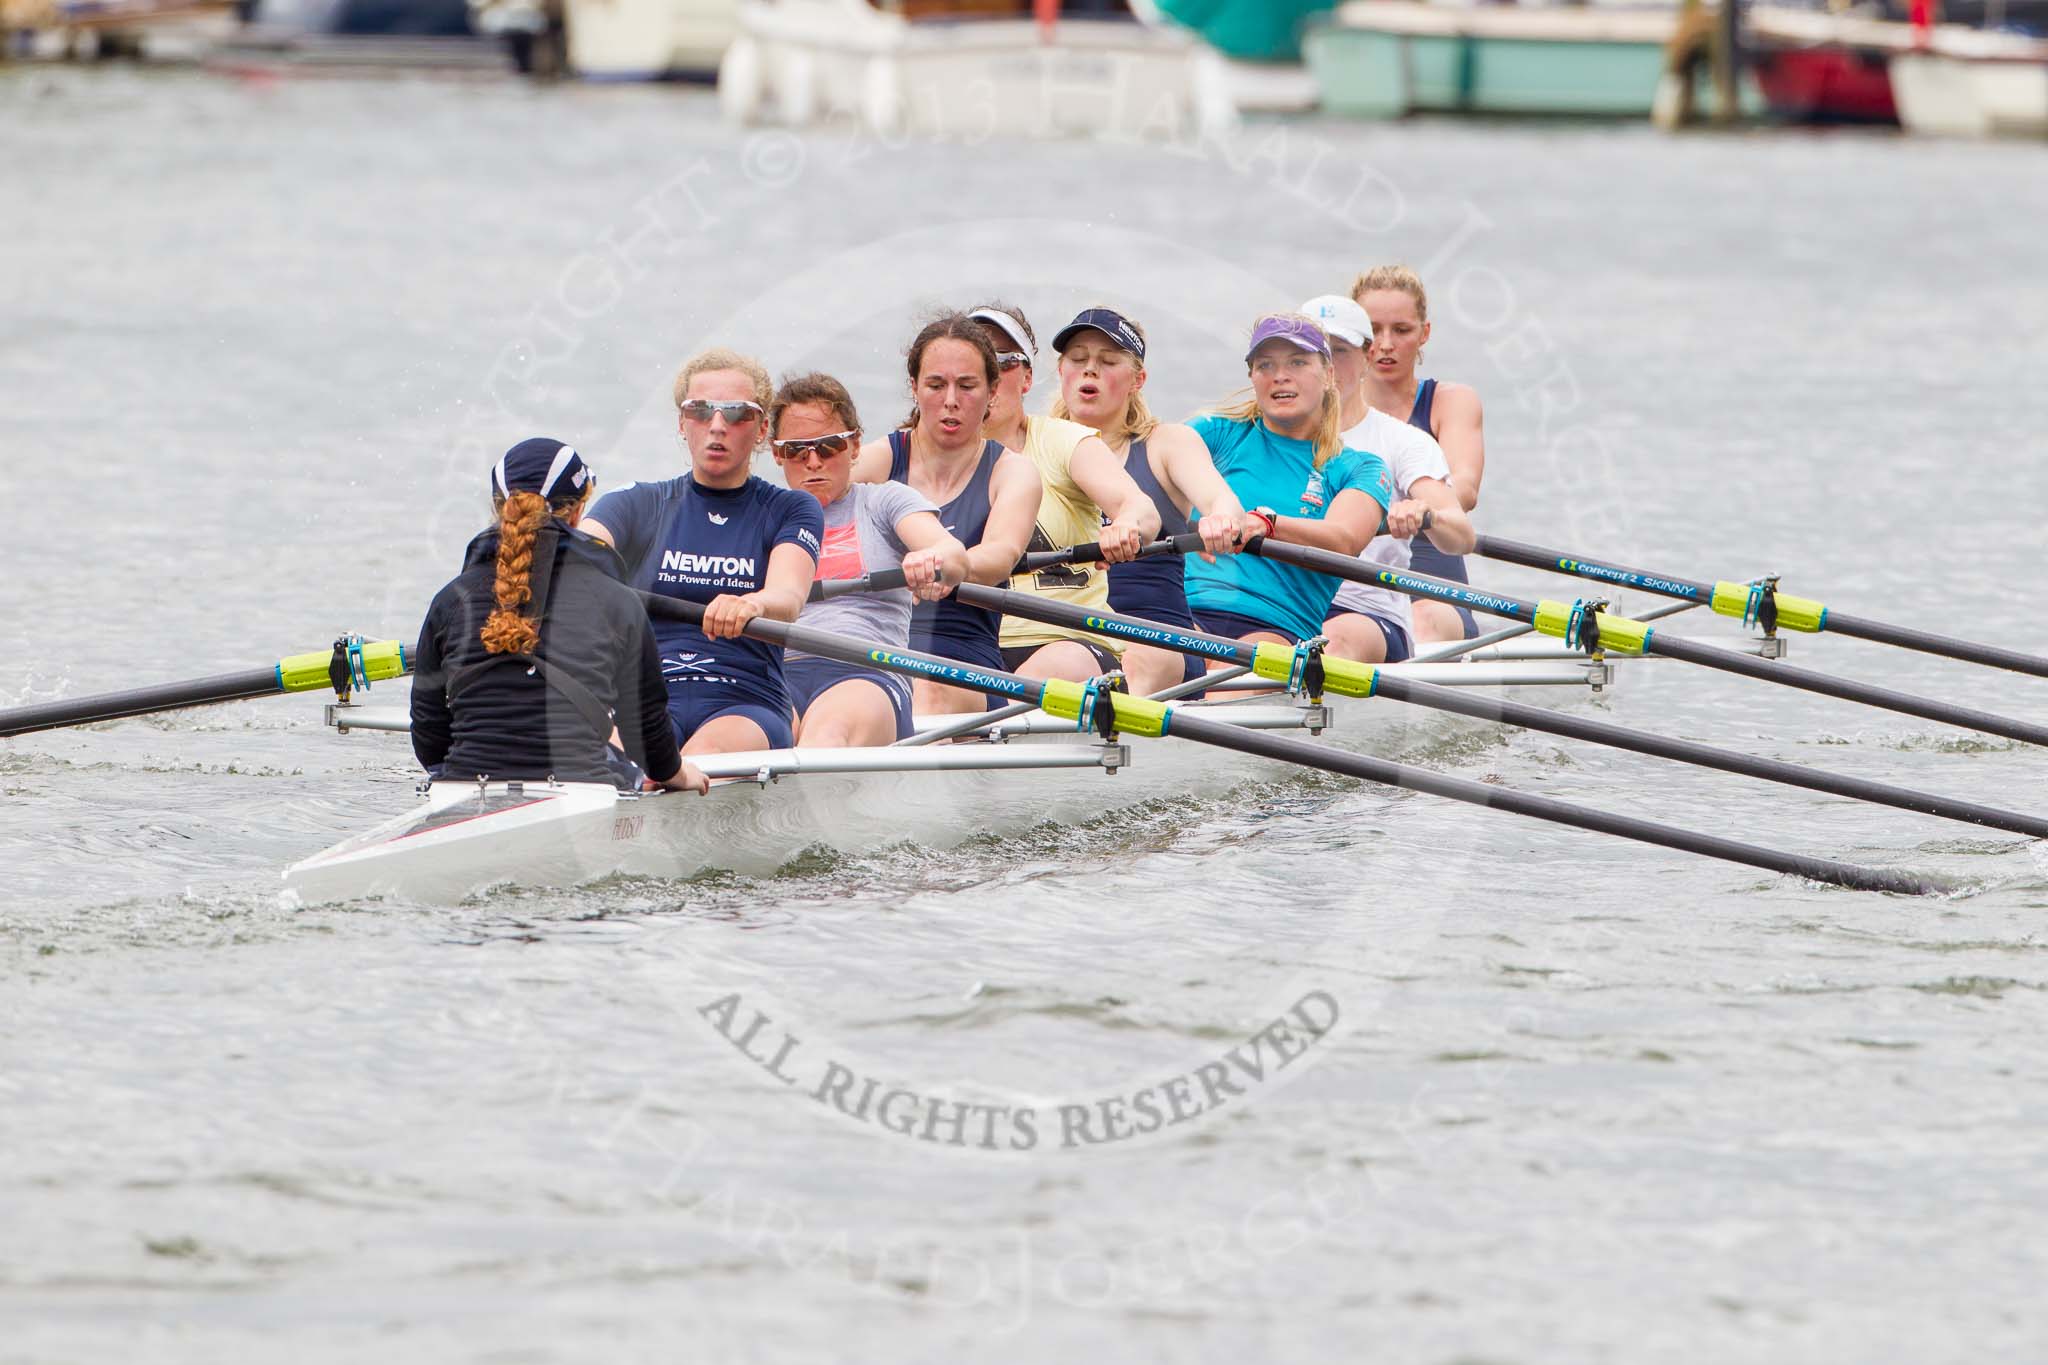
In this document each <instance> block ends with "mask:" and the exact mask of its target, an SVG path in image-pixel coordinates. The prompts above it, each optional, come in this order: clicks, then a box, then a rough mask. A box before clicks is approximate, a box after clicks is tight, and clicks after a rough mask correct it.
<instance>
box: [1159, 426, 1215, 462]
mask: <svg viewBox="0 0 2048 1365" xmlns="http://www.w3.org/2000/svg"><path fill="white" fill-rule="evenodd" d="M1145 448H1146V449H1147V450H1148V451H1152V452H1155V453H1157V454H1160V455H1171V454H1173V453H1175V452H1176V451H1182V450H1191V451H1192V450H1199V451H1200V452H1201V453H1202V454H1204V455H1207V454H1208V453H1209V443H1208V442H1207V441H1204V440H1203V439H1202V434H1201V433H1200V432H1198V431H1196V430H1195V429H1194V428H1193V427H1191V426H1189V425H1188V424H1187V423H1186V422H1161V423H1160V424H1159V425H1158V426H1156V427H1154V428H1152V434H1151V435H1150V436H1147V437H1146V438H1145Z"/></svg>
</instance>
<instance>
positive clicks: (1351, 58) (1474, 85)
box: [1303, 0, 1679, 118]
mask: <svg viewBox="0 0 2048 1365" xmlns="http://www.w3.org/2000/svg"><path fill="white" fill-rule="evenodd" d="M1678 22H1679V10H1678V8H1677V7H1676V6H1674V5H1669V4H1665V5H1659V6H1654V7H1642V6H1607V5H1601V6H1581V5H1571V6H1563V5H1483V6H1478V5H1449V4H1425V3H1419V0H1351V3H1348V4H1344V5H1340V6H1338V8H1337V10H1336V11H1335V13H1334V14H1333V15H1332V16H1331V19H1330V21H1329V22H1328V23H1325V24H1320V25H1317V26H1315V27H1313V28H1311V29H1310V30H1309V32H1308V35H1307V37H1306V38H1305V39H1304V41H1303V48H1304V50H1305V53H1306V56H1307V59H1308V68H1309V71H1310V72H1311V74H1312V75H1313V76H1314V78H1315V82H1316V86H1317V88H1318V90H1319V91H1320V93H1321V96H1322V104H1323V107H1324V108H1325V109H1328V110H1330V111H1331V112H1332V113H1339V114H1351V115H1355V116H1358V117H1363V118H1399V117H1401V116H1403V115H1405V114H1411V113H1461V114H1576V115H1590V116H1601V115H1606V116H1614V117H1633V118H1643V117H1647V116H1648V115H1649V113H1650V109H1651V105H1652V103H1653V102H1654V101H1655V99H1656V97H1657V90H1658V86H1659V83H1660V81H1661V80H1662V77H1663V74H1664V69H1665V52H1666V49H1667V47H1668V46H1669V45H1670V44H1671V42H1672V40H1673V38H1674V36H1675V34H1676V33H1677V29H1678Z"/></svg>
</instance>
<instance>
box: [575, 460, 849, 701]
mask: <svg viewBox="0 0 2048 1365" xmlns="http://www.w3.org/2000/svg"><path fill="white" fill-rule="evenodd" d="M590 519H591V520H592V521H595V522H598V523H600V524H601V525H603V526H604V528H605V529H606V530H607V531H610V532H611V534H612V543H613V545H614V546H615V547H616V548H617V550H618V552H619V558H620V559H621V560H623V561H624V562H625V565H626V581H627V582H628V583H630V584H632V585H633V586H634V587H636V588H639V589H642V590H643V591H646V592H654V593H660V594H662V595H663V596H665V597H681V598H686V599H688V600H689V601H692V602H698V603H705V602H709V601H710V600H711V599H712V598H714V597H717V596H720V595H721V594H723V593H750V592H758V591H759V590H760V588H761V585H762V584H763V583H765V582H766V581H767V577H768V556H769V553H770V552H771V551H772V550H774V549H775V547H776V546H778V545H794V546H796V547H797V548H798V549H801V550H802V551H803V552H804V553H805V554H808V555H809V556H811V558H812V560H813V561H815V560H816V559H817V557H818V547H819V542H820V540H821V539H822V538H823V536H824V533H825V514H824V509H823V508H821V507H819V506H818V500H817V499H816V498H814V497H812V496H811V495H810V494H808V493H798V492H793V491H792V490H790V489H787V488H779V487H777V486H776V485H774V484H772V483H769V482H768V481H767V480H765V479H762V478H759V477H754V478H749V479H748V480H747V481H746V482H745V483H744V484H742V485H741V486H740V487H738V488H706V487H704V485H702V484H700V483H698V482H697V481H696V480H695V479H693V478H691V477H690V476H689V475H688V474H685V475H683V476H682V477H680V478H674V479H663V480H661V481H659V482H656V483H635V484H628V485H627V486H626V487H624V488H621V489H619V490H617V491H616V492H612V493H607V494H605V495H604V496H603V497H601V498H599V499H598V500H597V504H596V505H595V506H593V507H592V508H591V509H590ZM654 641H655V644H656V646H657V647H658V648H659V649H660V651H661V672H662V677H663V678H664V679H665V680H666V681H667V682H668V686H669V692H670V695H671V696H673V695H674V694H675V692H676V690H677V689H678V688H685V687H697V686H713V687H718V688H721V689H727V690H730V691H732V692H736V693H739V694H741V695H744V696H747V697H750V698H753V699H755V700H758V701H760V702H761V703H762V704H764V705H768V706H774V707H780V708H782V709H784V710H787V709H788V706H789V692H788V689H787V688H786V687H785V686H784V685H783V681H782V650H781V649H780V648H778V647H776V646H774V645H764V644H762V643H760V642H759V641H756V640H749V639H746V638H745V637H741V638H739V639H736V640H713V639H710V638H708V637H707V636H706V635H705V634H704V632H703V631H701V630H699V629H697V627H695V626H693V625H690V624H689V623H687V622H684V621H670V620H666V619H657V620H656V621H655V622H654Z"/></svg>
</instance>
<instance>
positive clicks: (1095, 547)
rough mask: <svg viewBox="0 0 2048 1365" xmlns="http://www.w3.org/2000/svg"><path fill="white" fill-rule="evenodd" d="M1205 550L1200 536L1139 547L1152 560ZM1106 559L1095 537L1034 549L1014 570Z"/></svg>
mask: <svg viewBox="0 0 2048 1365" xmlns="http://www.w3.org/2000/svg"><path fill="white" fill-rule="evenodd" d="M1201 552H1202V538H1201V537H1200V536H1198V535H1193V534H1189V535H1183V536H1168V537H1167V538H1166V539H1164V540H1153V541H1148V542H1146V543H1145V544H1143V545H1141V546H1139V547H1138V558H1140V559H1150V558H1152V557H1153V556H1154V555H1197V554H1200V553H1201ZM1101 558H1102V546H1101V545H1100V544H1099V543H1098V542H1096V541H1093V540H1088V541H1083V542H1082V543H1081V544H1079V545H1069V546H1067V547H1066V548H1065V549H1063V550H1033V551H1032V552H1031V553H1030V554H1027V555H1025V556H1024V557H1023V558H1022V559H1020V560H1018V561H1017V567H1016V568H1014V569H1012V570H1010V573H1011V574H1012V575H1013V576H1014V575H1016V574H1020V573H1037V572H1038V571H1039V570H1040V569H1057V568H1058V567H1060V566H1061V565H1062V564H1088V563H1092V562H1094V561H1096V560H1099V559H1101Z"/></svg>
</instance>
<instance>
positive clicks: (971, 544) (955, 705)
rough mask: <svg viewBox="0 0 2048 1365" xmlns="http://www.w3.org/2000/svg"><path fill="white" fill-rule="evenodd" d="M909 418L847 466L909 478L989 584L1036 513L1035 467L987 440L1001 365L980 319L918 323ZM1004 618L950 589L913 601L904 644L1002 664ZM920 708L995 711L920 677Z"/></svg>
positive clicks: (866, 474)
mask: <svg viewBox="0 0 2048 1365" xmlns="http://www.w3.org/2000/svg"><path fill="white" fill-rule="evenodd" d="M908 361H909V364H908V368H909V372H910V396H911V399H912V401H913V403H914V406H913V407H912V408H911V411H910V420H909V425H907V426H906V427H905V428H904V429H903V430H901V431H893V432H891V433H889V437H888V439H887V440H883V441H875V442H871V443H870V444H868V445H867V446H865V447H863V448H862V449H861V452H860V459H859V461H858V462H857V463H856V464H855V465H854V475H853V476H854V478H855V479H856V480H858V481H860V482H862V483H880V482H882V481H883V480H885V479H888V480H894V481H895V482H897V483H902V484H908V485H909V486H910V487H912V488H914V489H916V490H917V491H918V492H920V493H922V494H924V496H925V497H926V498H927V499H928V500H930V502H931V503H932V504H933V505H934V506H936V507H937V508H938V509H939V520H940V522H941V523H942V524H943V525H944V527H945V529H946V530H947V531H948V532H949V533H951V534H952V535H953V537H954V538H955V539H957V540H959V541H960V542H961V543H962V544H963V545H965V546H966V547H967V581H969V582H971V583H980V584H982V585H983V586H984V587H993V586H995V585H996V584H999V583H1001V582H1003V581H1004V580H1006V579H1007V578H1008V577H1009V576H1010V570H1011V569H1013V568H1015V567H1016V565H1017V557H1018V556H1019V555H1021V554H1023V553H1024V545H1025V543H1026V542H1027V541H1028V540H1030V538H1031V523H1032V519H1033V518H1034V517H1036V516H1037V515H1038V492H1039V483H1038V474H1037V473H1036V472H1035V471H1034V470H1033V469H1032V468H1031V461H1029V460H1027V459H1025V458H1024V457H1023V456H1022V455H1020V454H1018V453H1017V452H1016V451H1014V450H1004V449H1003V447H1002V444H1001V442H998V441H991V440H987V439H985V438H984V437H983V436H982V434H981V424H982V421H983V419H984V418H986V417H987V415H988V407H989V400H990V397H991V396H992V395H993V394H994V392H995V387H996V380H997V379H998V377H999V376H1000V373H1001V371H1000V367H999V365H998V363H997V361H996V353H995V348H994V347H993V346H990V345H989V344H988V337H987V336H986V335H984V334H983V332H982V329H981V327H980V325H979V324H977V323H975V322H973V321H972V320H970V319H969V318H968V317H967V316H966V315H965V314H961V313H949V314H946V315H944V316H941V317H937V318H934V319H933V320H932V321H931V322H929V323H927V324H925V326H924V328H923V329H922V330H921V331H919V332H918V334H917V337H916V339H915V340H913V341H912V342H911V343H910V353H909V356H908ZM1001 621H1002V618H1001V617H999V616H998V615H997V614H996V613H994V612H992V611H986V610H983V609H982V608H979V607H969V606H964V605H962V604H961V603H959V602H956V601H954V600H953V599H952V598H950V597H949V598H947V599H945V600H943V601H939V602H919V603H918V604H917V606H916V609H915V610H913V611H912V612H911V617H910V647H911V648H912V649H916V650H922V651H923V652H925V653H927V654H939V655H943V656H944V657H946V658H948V659H957V660H959V661H960V662H961V663H966V664H973V665H975V666H977V667H981V668H993V669H1000V668H1002V667H1003V654H1002V647H1001V644H1000V641H999V631H1000V627H1001ZM911 698H912V701H913V702H914V704H915V705H916V708H917V710H918V711H919V712H921V713H925V714H932V713H938V712H959V711H980V710H984V709H989V710H993V709H994V708H995V707H996V706H997V705H999V703H998V702H996V701H994V700H990V699H986V698H984V697H983V696H982V695H981V694H980V693H978V692H970V691H968V690H967V689H966V688H961V687H946V686H944V685H942V684H938V683H932V682H928V681H926V680H925V679H923V678H919V679H917V680H916V682H915V683H914V684H913V685H912V687H911Z"/></svg>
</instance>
